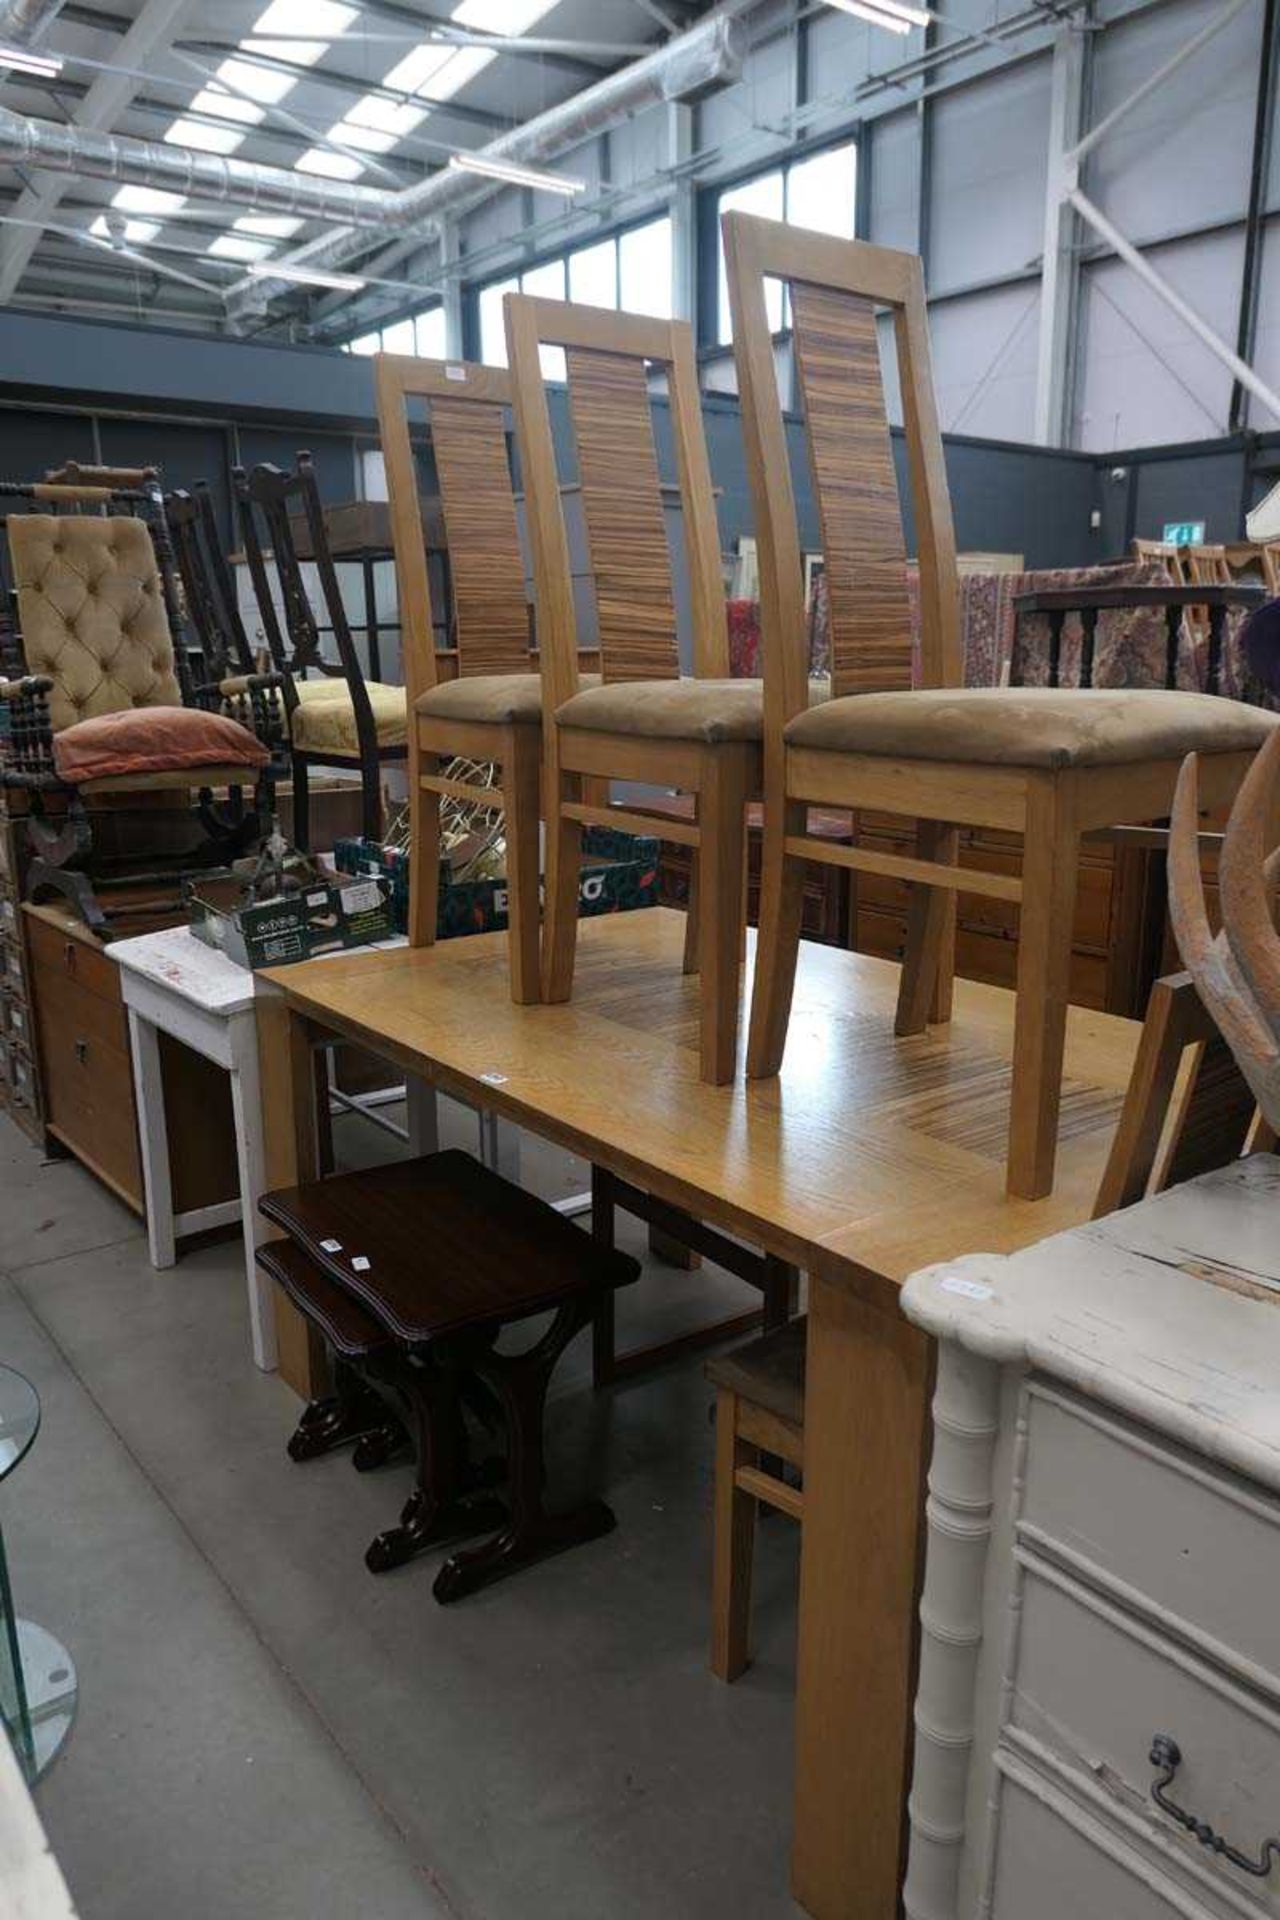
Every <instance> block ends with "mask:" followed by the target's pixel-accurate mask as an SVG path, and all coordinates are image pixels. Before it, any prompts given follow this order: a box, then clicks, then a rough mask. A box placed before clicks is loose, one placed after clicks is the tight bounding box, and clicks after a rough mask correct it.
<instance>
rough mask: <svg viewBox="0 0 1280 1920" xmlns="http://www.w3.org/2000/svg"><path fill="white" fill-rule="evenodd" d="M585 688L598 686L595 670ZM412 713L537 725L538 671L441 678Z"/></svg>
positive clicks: (586, 677) (487, 723) (470, 721)
mask: <svg viewBox="0 0 1280 1920" xmlns="http://www.w3.org/2000/svg"><path fill="white" fill-rule="evenodd" d="M582 684H583V686H584V687H598V686H599V684H600V676H599V674H598V673H584V674H583V676H582ZM414 712H415V713H418V714H421V715H422V716H424V718H426V719H432V720H463V721H466V722H467V723H468V724H469V725H470V724H473V723H475V724H479V725H480V726H501V727H509V726H517V727H521V726H530V727H533V726H540V725H541V724H542V676H541V674H539V673H468V674H462V675H460V676H459V678H458V679H456V680H441V681H439V682H437V684H436V685H435V686H434V687H428V688H427V690H426V692H425V693H420V694H419V695H418V698H417V699H416V700H415V701H414Z"/></svg>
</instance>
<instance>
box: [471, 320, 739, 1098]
mask: <svg viewBox="0 0 1280 1920" xmlns="http://www.w3.org/2000/svg"><path fill="white" fill-rule="evenodd" d="M504 306H505V310H506V325H507V347H508V357H509V360H510V365H511V370H512V375H513V379H514V383H515V391H514V400H515V412H516V422H517V431H518V435H519V442H520V458H521V468H522V472H523V475H524V481H525V488H526V501H527V513H528V522H529V534H530V544H531V547H532V552H533V566H534V584H535V592H536V598H537V610H538V635H539V645H540V663H541V671H542V684H543V706H544V709H545V710H546V711H547V713H548V716H549V720H548V725H547V726H546V727H545V728H544V753H545V759H546V786H545V805H546V809H547V836H546V907H545V922H544V931H543V953H542V963H543V965H542V991H543V998H544V999H546V1000H552V1001H557V1000H567V999H568V998H569V996H570V993H571V992H572V988H573V967H574V952H575V946H576V940H577V900H578V866H579V858H580V852H581V837H582V828H583V825H584V823H591V822H602V823H606V824H608V825H611V826H617V827H622V828H624V829H627V828H629V829H631V830H632V831H635V832H640V833H648V832H652V831H653V825H652V820H651V818H650V817H648V816H646V815H645V814H644V813H643V812H642V811H640V810H639V809H636V808H632V809H630V810H620V809H618V808H616V807H610V806H609V805H608V804H607V802H606V800H605V799H604V797H603V796H600V795H599V793H598V789H597V790H596V792H594V793H593V791H592V789H591V785H590V783H591V782H593V781H595V782H600V781H612V780H631V781H637V782H639V783H641V784H644V785H650V786H660V787H669V788H676V789H678V790H679V791H681V792H685V793H691V794H693V795H695V796H696V806H697V814H696V818H695V819H694V820H693V821H691V822H685V821H671V820H670V819H669V818H667V817H665V816H664V824H663V827H662V833H663V837H664V838H667V839H676V840H679V841H681V842H682V843H684V844H686V845H688V846H690V847H692V848H693V849H694V850H695V856H696V860H697V903H696V920H695V921H694V923H693V924H694V925H695V927H696V946H697V957H696V961H695V959H694V956H693V953H692V951H691V948H690V947H686V966H687V969H688V970H692V967H693V966H694V965H695V964H696V965H698V966H699V967H700V971H701V996H700V997H701V1071H702V1077H703V1078H704V1079H705V1080H709V1081H713V1082H723V1081H727V1080H730V1079H732V1077H733V1070H734V1060H735V1055H736V1050H737V1034H738V995H739V964H740V957H741V948H742V937H743V935H742V929H743V925H744V915H745V888H744V877H743V846H744V835H745V808H746V804H747V801H748V799H749V798H751V797H752V796H754V795H755V794H756V793H757V792H758V790H759V781H760V735H761V727H762V710H761V692H760V683H759V682H758V681H748V680H733V679H731V678H730V677H729V641H728V628H727V624H726V619H725V605H724V585H723V580H722V575H721V568H720V538H719V531H718V528H717V525H716V511H715V498H714V495H713V492H712V487H711V469H710V466H709V464H708V460H707V448H706V440H705V438H704V435H703V429H702V414H701V409H700V406H699V399H698V380H697V368H696V365H695V361H694V353H693V336H692V333H691V331H690V328H689V327H688V325H687V324H686V323H685V322H684V321H679V320H675V321H672V320H654V319H648V318H645V317H642V316H641V315H639V314H630V313H613V312H606V311H604V310H602V309H599V308H595V307H579V306H571V305H566V304H565V303H563V302H561V301H553V300H537V299H533V298H530V297H529V296H526V295H521V294H509V295H508V296H507V298H506V300H505V302H504ZM542 346H557V347H562V348H563V349H564V353H565V365H566V370H567V376H568V394H569V415H570V421H571V424H572V428H573V435H574V440H575V442H576V451H577V467H578V475H579V480H580V483H581V500H582V516H583V522H584V525H585V530H586V540H587V549H588V560H589V566H590V573H591V579H592V583H593V586H594V591H595V605H596V616H597V622H598V628H599V647H600V664H601V675H602V680H601V684H600V685H599V686H597V687H583V686H582V684H581V681H580V677H579V673H578V628H577V615H576V612H575V607H574V596H573V579H572V573H571V568H570V562H569V546H568V537H567V532H566V527H565V521H564V515H563V510H562V500H561V486H560V472H559V469H558V466H557V460H556V450H555V444H554V441H553V438H552V432H551V417H550V413H549V411H548V407H547V397H546V389H545V385H544V382H543V376H542V372H541V368H540V363H539V348H540V347H542ZM651 371H652V372H657V373H658V374H660V375H665V377H666V381H667V388H668V393H669V396H670V405H671V423H672V432H673V438H674V442H675V456H676V479H677V483H678V487H679V492H680V497H681V505H682V508H683V526H684V540H685V551H686V556H687V566H688V584H689V604H690V611H691V619H692V629H693V669H694V671H693V675H692V677H689V678H682V677H681V673H680V659H679V651H678V646H677V638H676V600H675V589H674V582H673V579H672V570H671V559H670V555H669V551H668V545H667V533H666V525H665V520H664V510H663V497H662V487H661V483H660V479H659V471H658V459H657V453H656V450H655V442H654V433H653V422H652V417H651V406H650V392H649V380H650V374H651ZM551 715H554V724H551V723H550V716H551Z"/></svg>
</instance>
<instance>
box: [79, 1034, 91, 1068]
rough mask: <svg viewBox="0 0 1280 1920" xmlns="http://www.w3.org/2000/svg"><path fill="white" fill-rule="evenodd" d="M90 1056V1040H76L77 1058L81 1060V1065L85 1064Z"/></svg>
mask: <svg viewBox="0 0 1280 1920" xmlns="http://www.w3.org/2000/svg"><path fill="white" fill-rule="evenodd" d="M88 1058H89V1042H88V1041H87V1040H77V1041H76V1059H77V1060H78V1061H79V1063H80V1065H81V1066H83V1065H84V1063H85V1061H86V1060H87V1059H88Z"/></svg>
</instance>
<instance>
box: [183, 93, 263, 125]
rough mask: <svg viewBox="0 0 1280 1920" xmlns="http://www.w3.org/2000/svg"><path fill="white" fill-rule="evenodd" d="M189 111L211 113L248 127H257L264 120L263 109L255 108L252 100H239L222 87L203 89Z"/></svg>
mask: <svg viewBox="0 0 1280 1920" xmlns="http://www.w3.org/2000/svg"><path fill="white" fill-rule="evenodd" d="M187 111H188V113H210V114H213V115H214V116H215V117H217V118H219V119H222V120H239V121H240V122H241V124H242V125H244V126H247V127H256V126H257V124H258V122H259V120H261V118H262V108H261V107H255V105H254V104H253V101H252V100H240V99H237V97H236V96H235V94H233V93H224V92H223V90H222V88H221V87H204V88H202V89H201V91H200V92H199V93H198V94H197V95H196V97H195V99H194V100H193V101H192V102H191V105H190V106H189V107H188V109H187Z"/></svg>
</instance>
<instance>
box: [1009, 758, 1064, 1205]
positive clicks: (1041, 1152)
mask: <svg viewBox="0 0 1280 1920" xmlns="http://www.w3.org/2000/svg"><path fill="white" fill-rule="evenodd" d="M1078 846H1079V835H1078V833H1077V831H1076V827H1075V823H1074V820H1073V818H1072V811H1071V796H1070V791H1069V789H1068V788H1067V787H1066V785H1065V784H1064V783H1063V782H1062V781H1060V780H1054V779H1052V778H1050V779H1046V780H1043V781H1036V782H1034V783H1032V784H1030V785H1029V788H1028V793H1027V821H1026V831H1025V835H1024V843H1023V855H1022V913H1021V917H1020V921H1019V926H1018V996H1017V1007H1016V1011H1015V1015H1014V1034H1013V1088H1012V1099H1011V1102H1010V1114H1009V1164H1008V1183H1007V1184H1008V1191H1009V1193H1010V1194H1011V1195H1013V1196H1015V1197H1016V1198H1018V1199H1021V1200H1038V1199H1040V1198H1041V1197H1042V1195H1044V1194H1046V1193H1050V1192H1051V1191H1052V1189H1053V1164H1054V1157H1055V1154H1056V1150H1057V1143H1058V1109H1059V1105H1060V1102H1061V1097H1062V1055H1063V1049H1064V1046H1065V1044H1066V1033H1067V995H1068V990H1069V987H1070V975H1071V933H1072V921H1073V918H1074V915H1075V902H1076V864H1077V852H1078Z"/></svg>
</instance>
